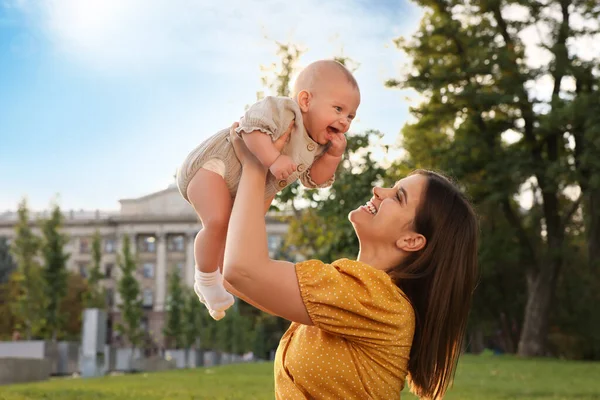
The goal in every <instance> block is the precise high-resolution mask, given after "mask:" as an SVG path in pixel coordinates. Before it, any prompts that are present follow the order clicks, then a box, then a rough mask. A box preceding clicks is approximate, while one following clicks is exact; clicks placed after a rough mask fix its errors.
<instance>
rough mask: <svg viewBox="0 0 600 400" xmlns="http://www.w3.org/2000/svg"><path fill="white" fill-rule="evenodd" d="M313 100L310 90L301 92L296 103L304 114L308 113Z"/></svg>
mask: <svg viewBox="0 0 600 400" xmlns="http://www.w3.org/2000/svg"><path fill="white" fill-rule="evenodd" d="M311 98H312V95H311V94H310V92H309V91H308V90H301V91H300V93H298V97H297V98H296V101H297V102H298V106H299V107H300V110H301V111H302V112H307V111H308V105H309V103H310V99H311Z"/></svg>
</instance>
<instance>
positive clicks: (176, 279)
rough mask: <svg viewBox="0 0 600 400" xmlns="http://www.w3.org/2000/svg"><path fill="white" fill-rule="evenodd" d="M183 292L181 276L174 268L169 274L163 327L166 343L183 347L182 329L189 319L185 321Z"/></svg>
mask: <svg viewBox="0 0 600 400" xmlns="http://www.w3.org/2000/svg"><path fill="white" fill-rule="evenodd" d="M185 303H186V299H185V293H184V291H183V288H182V287H181V277H180V276H179V273H178V272H177V271H176V270H174V271H173V272H171V273H170V274H169V288H168V297H167V304H166V309H167V322H166V324H165V327H164V329H163V332H164V334H165V339H166V341H167V343H169V344H170V345H171V346H175V348H182V347H184V342H185V340H184V339H185V338H184V330H185V325H186V324H188V323H189V321H185V318H186V316H185V315H184V309H185Z"/></svg>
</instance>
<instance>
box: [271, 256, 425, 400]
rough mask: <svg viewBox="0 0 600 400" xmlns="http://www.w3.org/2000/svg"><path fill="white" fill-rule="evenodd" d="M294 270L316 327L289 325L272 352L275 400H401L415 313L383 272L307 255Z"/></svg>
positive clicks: (362, 264) (350, 262)
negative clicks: (273, 358) (311, 258)
mask: <svg viewBox="0 0 600 400" xmlns="http://www.w3.org/2000/svg"><path fill="white" fill-rule="evenodd" d="M296 275H297V277H298V283H299V285H300V292H301V295H302V299H303V301H304V304H305V305H306V309H307V310H308V313H309V315H310V318H311V320H312V321H313V324H314V325H313V326H307V325H302V324H298V323H292V325H291V326H290V328H289V329H288V330H287V332H286V333H285V334H284V335H283V337H282V338H281V342H280V343H279V347H278V349H277V355H276V357H275V395H276V398H277V399H281V400H292V399H344V400H350V399H357V400H358V399H360V400H365V399H399V398H400V391H401V390H402V387H403V386H404V380H405V378H406V374H407V369H408V358H409V354H410V347H411V344H412V339H413V334H414V329H415V316H414V312H413V309H412V306H411V305H410V302H409V301H408V299H407V298H406V296H405V295H404V293H403V292H402V291H401V290H400V289H399V288H398V287H397V286H396V285H395V284H394V283H393V282H392V280H391V279H390V277H389V276H388V275H387V274H386V273H385V272H383V271H380V270H377V269H375V268H373V267H371V266H369V265H367V264H364V263H361V262H358V261H352V260H348V259H341V260H338V261H335V262H334V263H332V264H325V263H323V262H321V261H318V260H309V261H304V262H301V263H298V264H296Z"/></svg>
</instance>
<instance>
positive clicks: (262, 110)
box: [236, 96, 298, 140]
mask: <svg viewBox="0 0 600 400" xmlns="http://www.w3.org/2000/svg"><path fill="white" fill-rule="evenodd" d="M296 108H298V106H297V105H296V103H294V101H293V100H292V99H289V98H286V97H273V96H267V97H265V98H264V99H262V100H260V101H258V102H256V103H254V104H253V105H251V106H250V108H248V110H247V111H246V112H245V113H244V117H243V118H242V120H241V121H240V126H239V127H238V128H237V129H236V132H237V133H238V134H241V133H251V132H254V131H261V132H263V133H266V134H267V135H270V136H271V138H272V140H276V139H277V138H279V137H280V136H281V135H282V134H283V133H284V132H285V131H286V129H287V128H288V127H289V125H290V123H291V122H292V121H293V120H294V119H295V118H296V112H297V110H296Z"/></svg>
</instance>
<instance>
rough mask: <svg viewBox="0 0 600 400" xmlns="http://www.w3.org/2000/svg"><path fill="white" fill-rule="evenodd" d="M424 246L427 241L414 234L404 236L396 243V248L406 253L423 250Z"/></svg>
mask: <svg viewBox="0 0 600 400" xmlns="http://www.w3.org/2000/svg"><path fill="white" fill-rule="evenodd" d="M426 244H427V239H425V236H423V235H421V234H420V233H414V232H411V233H409V234H406V235H404V236H403V237H401V238H400V239H398V240H397V241H396V247H398V248H399V249H400V250H404V251H408V252H414V251H419V250H421V249H422V248H424V247H425V245H426Z"/></svg>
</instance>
